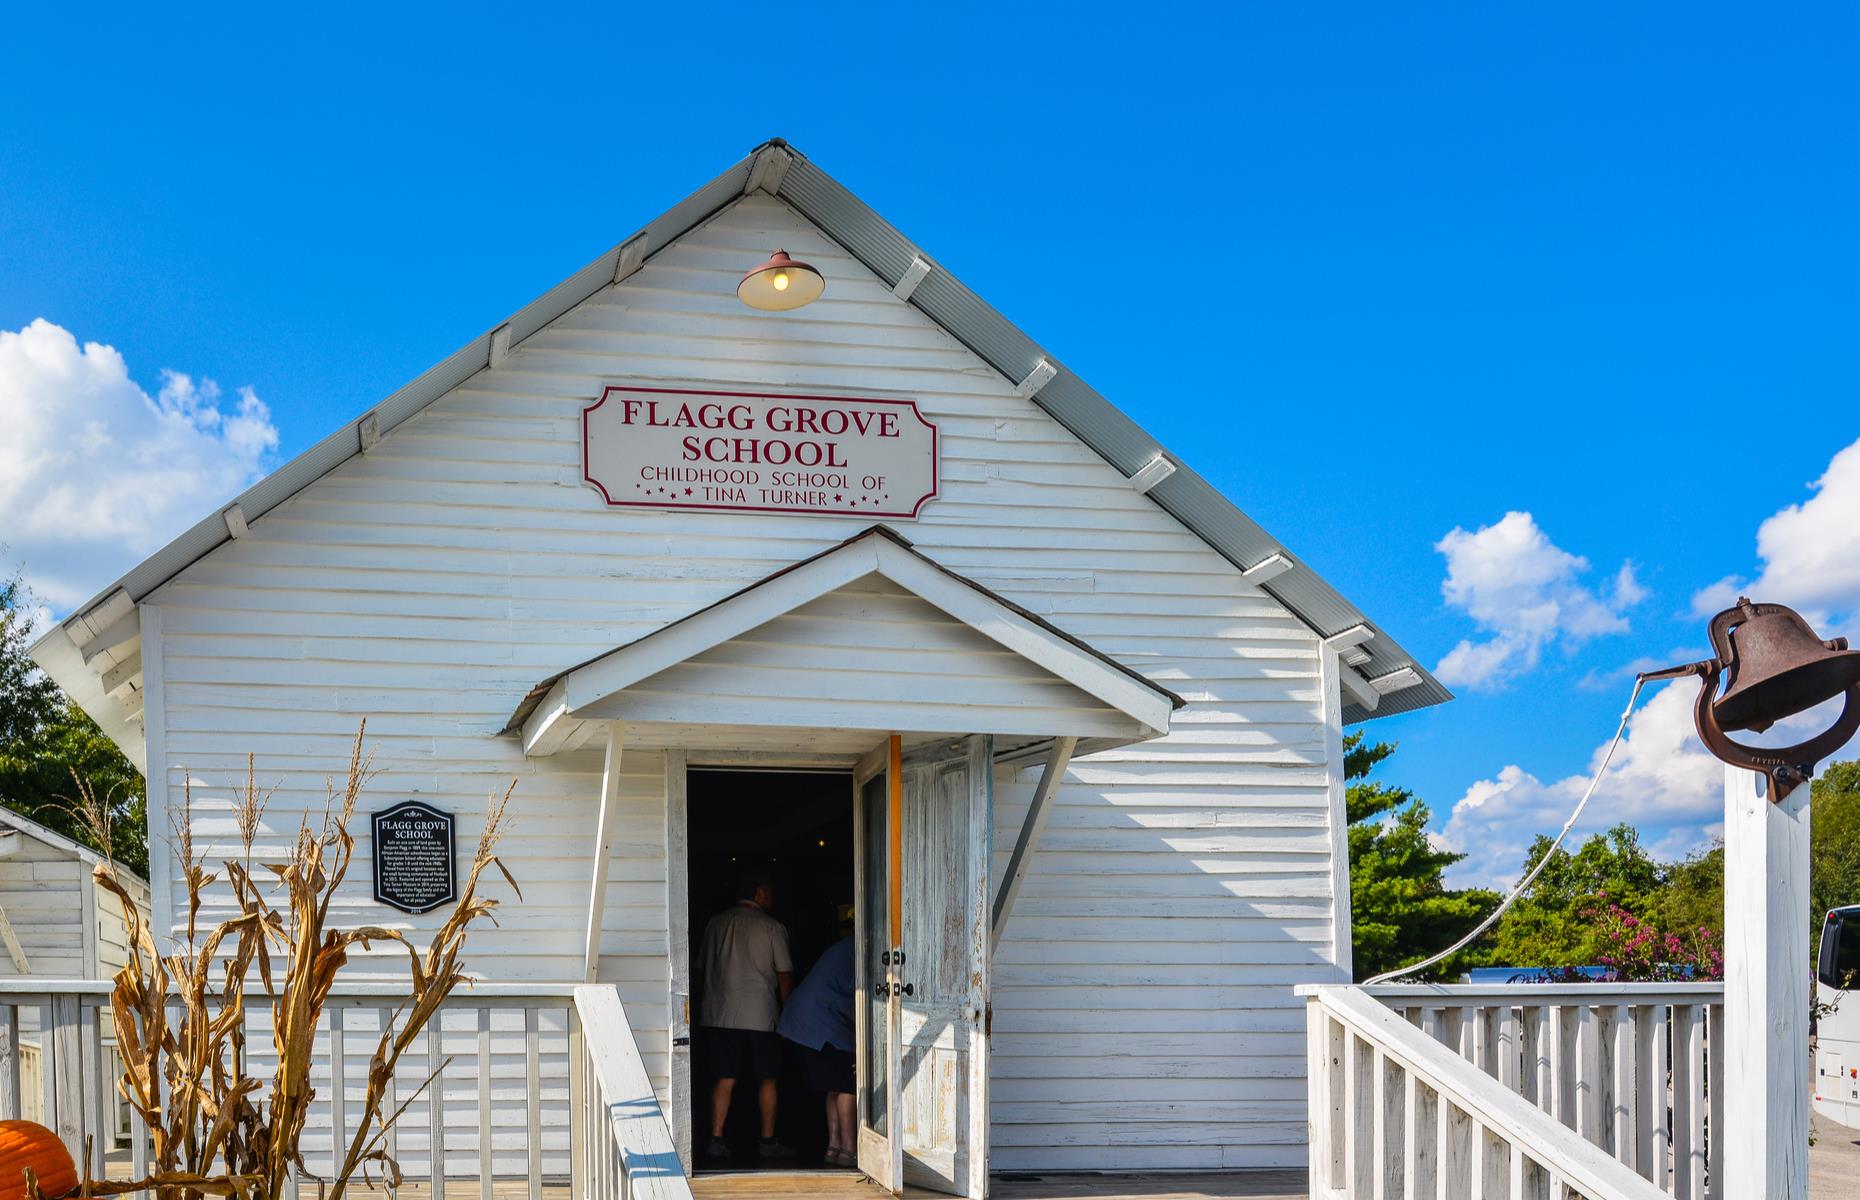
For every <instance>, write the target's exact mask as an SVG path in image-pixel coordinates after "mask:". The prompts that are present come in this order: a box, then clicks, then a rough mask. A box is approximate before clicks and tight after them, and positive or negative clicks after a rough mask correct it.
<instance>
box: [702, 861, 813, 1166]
mask: <svg viewBox="0 0 1860 1200" xmlns="http://www.w3.org/2000/svg"><path fill="white" fill-rule="evenodd" d="M736 894H737V897H738V898H737V901H736V903H735V904H733V905H731V906H730V907H729V908H727V909H725V910H724V911H722V912H720V913H718V914H717V915H716V916H714V917H712V918H711V921H710V924H709V925H708V926H706V927H705V929H704V940H703V942H702V943H701V945H700V948H699V952H698V960H697V964H696V971H695V974H696V976H697V978H696V980H695V981H694V982H695V983H696V984H697V986H698V990H699V994H700V996H701V1002H700V1006H699V1011H698V1024H699V1026H700V1033H699V1036H700V1038H701V1039H702V1041H703V1043H704V1046H705V1048H706V1050H705V1056H706V1058H707V1060H708V1063H709V1066H710V1073H711V1074H712V1075H713V1076H714V1077H715V1078H716V1081H717V1082H716V1083H715V1084H714V1085H713V1086H712V1088H711V1094H710V1143H709V1145H708V1146H706V1147H705V1151H704V1152H705V1154H706V1156H707V1157H710V1158H728V1157H730V1145H729V1143H728V1142H726V1141H724V1140H723V1126H724V1122H725V1120H726V1119H728V1117H729V1115H730V1101H731V1099H732V1098H733V1097H734V1096H735V1094H736V1083H737V1080H739V1079H747V1080H750V1081H752V1082H754V1083H755V1085H756V1105H757V1108H758V1109H759V1110H760V1116H761V1118H762V1136H761V1139H760V1141H758V1142H757V1144H756V1155H757V1156H758V1157H760V1158H792V1157H794V1150H793V1149H792V1148H791V1147H788V1146H785V1145H783V1144H782V1142H781V1141H780V1140H779V1139H778V1138H776V1136H775V1112H776V1106H777V1103H778V1092H777V1085H776V1076H778V1075H779V1074H780V1073H781V1038H780V1037H778V1036H777V1035H776V1033H775V1023H776V1021H777V1020H778V1019H779V1018H780V1016H781V1007H782V1005H784V1004H786V1003H787V1002H788V995H789V993H790V992H791V991H793V989H794V962H793V960H792V959H790V958H789V956H788V931H787V929H786V928H784V927H783V926H782V923H781V922H780V921H777V920H776V919H775V918H774V917H772V916H770V915H769V909H770V908H771V907H772V906H773V905H774V903H775V888H774V885H773V884H772V883H771V882H770V880H769V876H768V874H767V873H766V872H762V871H750V872H746V873H745V874H744V875H743V877H742V879H741V880H740V881H739V882H738V885H737V891H736Z"/></svg>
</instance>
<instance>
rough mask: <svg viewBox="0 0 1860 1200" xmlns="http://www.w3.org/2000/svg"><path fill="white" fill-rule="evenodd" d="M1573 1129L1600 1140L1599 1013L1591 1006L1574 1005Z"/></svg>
mask: <svg viewBox="0 0 1860 1200" xmlns="http://www.w3.org/2000/svg"><path fill="white" fill-rule="evenodd" d="M1575 1021H1576V1064H1575V1080H1574V1082H1575V1088H1576V1132H1577V1133H1579V1134H1581V1135H1582V1137H1583V1140H1584V1141H1587V1142H1591V1143H1593V1144H1595V1145H1598V1146H1599V1145H1601V1142H1602V1014H1601V1012H1600V1011H1599V1010H1597V1009H1596V1008H1595V1007H1594V1006H1592V1005H1588V1004H1583V1005H1580V1006H1578V1007H1577V1009H1576V1016H1575Z"/></svg>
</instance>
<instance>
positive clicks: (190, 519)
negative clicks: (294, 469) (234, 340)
mask: <svg viewBox="0 0 1860 1200" xmlns="http://www.w3.org/2000/svg"><path fill="white" fill-rule="evenodd" d="M0 429H3V430H5V431H6V436H5V437H4V438H0V542H3V543H5V544H6V547H7V553H8V557H9V558H11V559H13V560H16V561H18V562H22V563H24V564H25V568H26V576H27V582H28V583H29V584H30V585H31V587H32V588H33V590H34V591H35V592H36V593H37V594H38V595H39V597H40V599H42V600H43V601H45V602H46V603H47V604H48V605H49V606H50V607H51V608H52V609H55V610H57V611H58V612H60V613H63V612H67V611H69V610H70V609H71V608H72V607H73V606H74V605H76V604H79V603H81V602H82V601H84V600H85V599H88V598H89V597H90V595H91V594H92V593H94V592H95V591H96V590H97V589H98V588H100V587H102V586H104V585H105V584H107V583H108V582H109V581H110V580H111V579H112V578H114V577H115V576H117V575H119V574H121V573H122V572H123V571H124V570H126V569H128V568H129V567H130V566H133V565H134V564H135V562H136V561H137V560H139V559H140V558H142V557H143V556H144V555H146V554H148V553H150V552H151V551H153V550H155V549H157V548H158V547H160V546H161V545H163V544H164V543H166V542H167V541H168V540H169V539H171V538H173V537H174V536H175V535H176V534H179V533H180V532H181V531H182V530H184V529H186V528H187V527H188V526H190V525H192V524H193V523H194V522H196V521H198V520H199V519H200V518H201V517H203V516H205V515H206V514H208V513H210V512H212V511H213V510H214V508H215V507H216V506H218V505H222V504H225V503H227V502H228V501H229V500H230V499H231V498H232V497H233V496H234V495H236V494H237V493H239V492H240V491H242V490H243V489H244V488H245V487H247V486H248V485H250V484H251V482H252V481H253V480H254V479H256V478H257V477H258V476H259V475H260V474H261V473H262V470H263V466H264V463H265V460H266V457H267V456H268V455H269V454H270V453H271V452H272V451H273V450H275V449H276V448H277V445H278V431H277V429H276V427H274V426H273V425H272V423H271V413H270V411H269V410H268V409H267V408H266V407H265V404H264V402H263V401H262V400H260V399H259V398H258V396H257V395H255V394H254V393H253V391H252V389H251V388H241V389H239V393H238V397H237V399H236V400H233V401H230V402H229V403H227V404H226V405H224V406H222V404H221V395H220V389H219V386H218V385H217V384H215V383H214V382H213V381H212V380H208V379H202V380H199V381H196V380H195V379H193V378H192V377H191V376H188V375H183V374H181V373H179V372H176V371H163V372H162V386H161V390H160V391H159V393H158V394H157V395H155V396H154V397H150V396H149V394H148V393H147V392H145V391H143V390H142V388H141V387H140V386H138V385H137V384H136V382H135V381H134V380H132V379H131V378H130V377H129V367H128V364H127V363H125V362H124V361H123V356H122V355H121V354H119V353H117V352H116V350H115V349H113V348H112V347H109V346H105V345H101V344H99V343H97V342H87V343H85V344H84V345H83V346H81V347H80V346H79V345H78V342H77V339H76V338H74V337H73V336H72V335H71V334H70V333H69V332H67V331H66V330H65V329H63V328H61V327H59V326H57V325H54V324H52V323H51V322H49V321H46V320H44V319H42V318H41V319H39V320H36V321H34V322H32V323H31V324H30V325H27V326H26V327H25V328H24V329H21V330H19V331H18V332H17V333H15V332H11V331H6V330H0Z"/></svg>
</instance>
